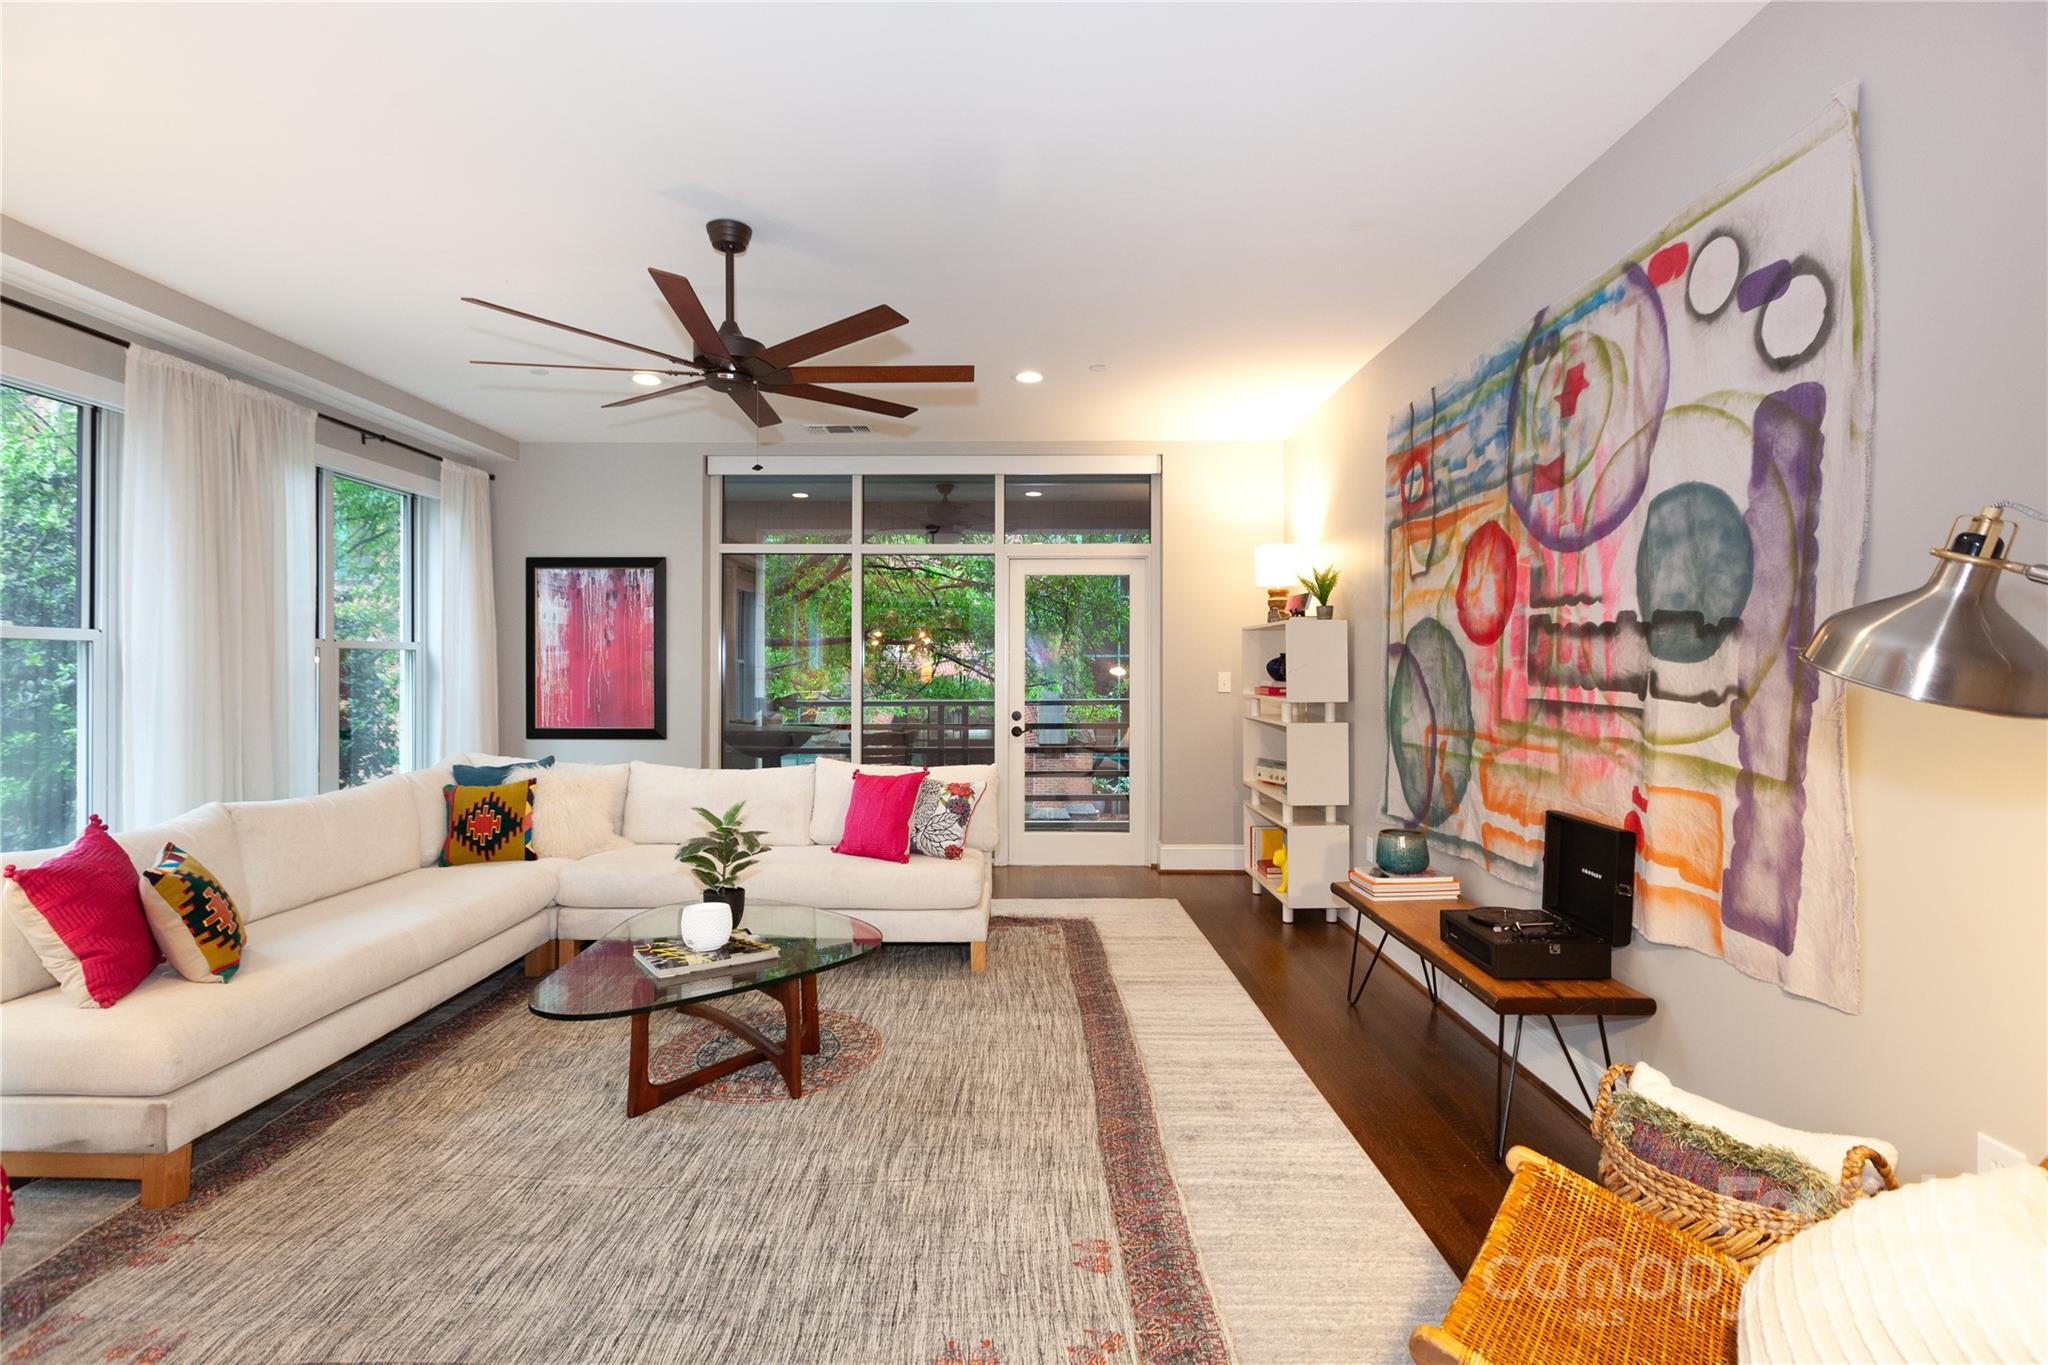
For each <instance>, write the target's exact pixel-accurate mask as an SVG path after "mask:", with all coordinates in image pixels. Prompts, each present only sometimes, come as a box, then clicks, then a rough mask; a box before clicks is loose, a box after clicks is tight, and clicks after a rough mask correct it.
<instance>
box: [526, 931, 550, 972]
mask: <svg viewBox="0 0 2048 1365" xmlns="http://www.w3.org/2000/svg"><path fill="white" fill-rule="evenodd" d="M554 969H555V941H554V940H553V939H549V940H548V941H547V942H546V943H543V944H541V945H540V947H538V948H535V949H534V950H533V951H532V952H530V953H528V954H527V955H526V968H525V970H526V974H527V975H528V976H546V975H547V974H548V973H549V972H551V971H553V970H554Z"/></svg>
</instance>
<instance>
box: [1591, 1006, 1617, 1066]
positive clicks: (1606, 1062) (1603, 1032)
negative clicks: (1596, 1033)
mask: <svg viewBox="0 0 2048 1365" xmlns="http://www.w3.org/2000/svg"><path fill="white" fill-rule="evenodd" d="M1593 1022H1594V1023H1596V1024H1598V1025H1599V1026H1600V1065H1602V1066H1613V1065H1614V1054H1613V1053H1611V1052H1609V1051H1608V1050H1607V1016H1606V1015H1604V1014H1596V1015H1594V1016H1593Z"/></svg>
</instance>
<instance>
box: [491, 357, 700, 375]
mask: <svg viewBox="0 0 2048 1365" xmlns="http://www.w3.org/2000/svg"><path fill="white" fill-rule="evenodd" d="M469 363H470V364H472V365H510V366H513V367H515V368H517V369H522V370H604V371H606V372H607V373H610V374H698V373H701V371H699V370H698V369H697V368H696V367H695V366H692V367H691V368H689V369H687V370H670V369H657V368H655V367H654V366H652V365H562V364H558V363H556V362H555V361H552V360H472V361H470V362H469Z"/></svg>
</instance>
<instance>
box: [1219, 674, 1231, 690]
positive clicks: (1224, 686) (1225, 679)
mask: <svg viewBox="0 0 2048 1365" xmlns="http://www.w3.org/2000/svg"><path fill="white" fill-rule="evenodd" d="M1216 690H1217V691H1218V692H1228V691H1229V690H1230V675H1229V674H1228V673H1218V674H1217V675H1216Z"/></svg>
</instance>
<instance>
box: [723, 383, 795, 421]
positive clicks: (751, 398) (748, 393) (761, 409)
mask: <svg viewBox="0 0 2048 1365" xmlns="http://www.w3.org/2000/svg"><path fill="white" fill-rule="evenodd" d="M725 396H726V397H727V398H730V399H732V401H733V402H735V403H737V404H739V408H740V411H741V412H744V413H745V414H746V415H747V420H748V421H750V422H752V423H753V424H754V425H755V426H757V427H772V426H774V425H776V424H777V423H778V422H780V421H781V420H782V418H781V416H780V415H779V414H777V413H776V411H775V409H774V408H771V407H769V406H768V400H767V398H765V397H763V396H762V393H761V391H760V390H759V389H727V390H726V392H725Z"/></svg>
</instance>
